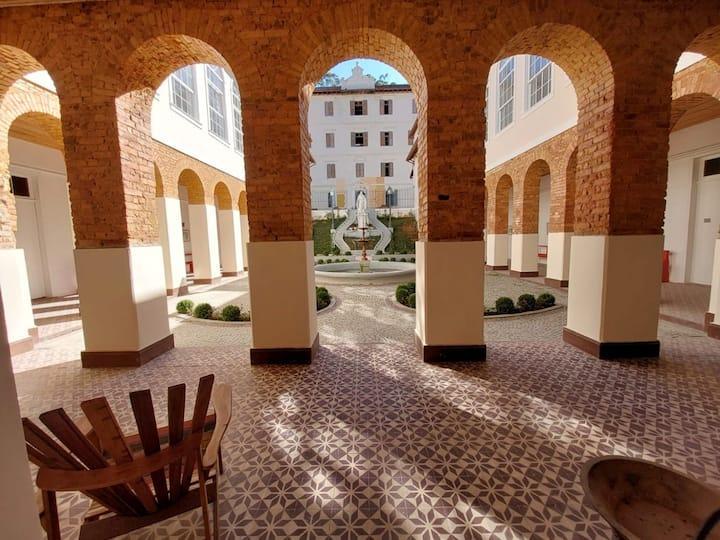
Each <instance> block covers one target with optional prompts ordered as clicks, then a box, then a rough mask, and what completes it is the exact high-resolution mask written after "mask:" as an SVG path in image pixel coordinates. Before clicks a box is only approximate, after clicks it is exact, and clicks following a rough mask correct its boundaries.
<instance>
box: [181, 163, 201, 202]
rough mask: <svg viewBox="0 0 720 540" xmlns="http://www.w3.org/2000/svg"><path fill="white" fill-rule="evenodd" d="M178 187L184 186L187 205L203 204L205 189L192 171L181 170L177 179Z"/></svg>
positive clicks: (196, 174) (198, 177)
mask: <svg viewBox="0 0 720 540" xmlns="http://www.w3.org/2000/svg"><path fill="white" fill-rule="evenodd" d="M178 186H184V187H185V188H186V189H187V192H188V204H205V203H206V202H207V201H206V198H205V188H204V186H203V182H202V180H200V176H199V175H198V173H196V172H195V171H193V170H192V169H183V170H182V171H181V172H180V175H179V177H178Z"/></svg>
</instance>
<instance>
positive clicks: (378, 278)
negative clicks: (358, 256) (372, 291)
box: [315, 261, 415, 285]
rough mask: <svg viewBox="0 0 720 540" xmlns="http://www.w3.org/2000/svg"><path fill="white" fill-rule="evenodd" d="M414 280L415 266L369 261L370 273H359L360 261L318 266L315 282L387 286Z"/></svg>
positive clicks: (404, 263) (411, 264)
mask: <svg viewBox="0 0 720 540" xmlns="http://www.w3.org/2000/svg"><path fill="white" fill-rule="evenodd" d="M414 279H415V265H414V264H413V263H406V262H386V261H371V262H370V271H369V272H361V271H360V261H352V262H343V263H329V264H318V265H316V266H315V282H316V283H319V284H327V285H388V284H392V283H405V282H407V281H413V280H414Z"/></svg>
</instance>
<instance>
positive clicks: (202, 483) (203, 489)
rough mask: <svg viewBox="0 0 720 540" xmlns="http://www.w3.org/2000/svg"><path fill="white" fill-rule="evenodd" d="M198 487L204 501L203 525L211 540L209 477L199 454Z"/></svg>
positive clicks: (208, 538)
mask: <svg viewBox="0 0 720 540" xmlns="http://www.w3.org/2000/svg"><path fill="white" fill-rule="evenodd" d="M197 468H198V489H200V502H201V503H202V513H203V527H204V528H205V538H206V540H210V512H209V509H208V494H207V483H206V482H207V479H206V478H205V471H204V470H203V465H202V456H198V461H197Z"/></svg>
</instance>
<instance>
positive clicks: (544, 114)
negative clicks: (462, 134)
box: [486, 55, 577, 170]
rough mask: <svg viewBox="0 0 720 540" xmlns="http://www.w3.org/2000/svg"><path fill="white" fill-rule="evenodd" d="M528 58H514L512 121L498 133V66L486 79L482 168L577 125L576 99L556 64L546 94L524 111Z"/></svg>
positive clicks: (491, 70)
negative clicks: (484, 158) (486, 95)
mask: <svg viewBox="0 0 720 540" xmlns="http://www.w3.org/2000/svg"><path fill="white" fill-rule="evenodd" d="M528 58H529V57H528V56H527V55H520V56H516V57H515V84H514V99H513V121H512V123H511V124H510V125H509V126H507V127H505V128H504V129H503V130H502V131H498V129H497V128H498V125H497V107H498V95H497V94H498V64H493V66H492V68H490V74H489V76H488V86H487V90H488V105H487V115H488V118H487V127H488V141H487V143H486V152H487V154H486V155H487V159H486V168H487V170H490V169H493V168H495V167H497V166H498V165H500V164H502V163H504V162H505V161H507V160H509V159H511V158H513V157H515V156H517V155H519V154H522V153H523V152H525V151H527V150H529V149H530V148H533V147H534V146H537V145H538V144H540V143H542V142H543V141H546V140H547V139H550V138H551V137H554V136H555V135H557V134H559V133H562V132H563V131H565V130H567V129H569V128H571V127H572V126H574V125H575V124H577V97H576V95H575V89H574V87H573V85H572V82H571V81H570V78H569V77H568V76H567V75H566V74H565V72H564V71H563V70H562V69H560V68H559V67H558V66H557V65H555V64H553V65H552V68H551V69H552V84H551V86H552V88H551V92H550V95H549V96H548V97H546V98H545V99H544V100H542V101H541V102H539V103H537V104H535V105H534V106H533V107H532V108H530V109H528V108H527V106H526V103H527V89H528V84H527V81H528V77H527V70H528V63H527V60H528Z"/></svg>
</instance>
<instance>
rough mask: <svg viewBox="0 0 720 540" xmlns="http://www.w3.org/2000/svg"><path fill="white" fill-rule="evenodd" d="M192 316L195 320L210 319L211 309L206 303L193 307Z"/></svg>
mask: <svg viewBox="0 0 720 540" xmlns="http://www.w3.org/2000/svg"><path fill="white" fill-rule="evenodd" d="M193 316H194V317H195V318H196V319H212V316H213V307H212V306H211V305H210V304H208V303H207V302H203V303H202V304H198V305H197V306H195V309H194V310H193Z"/></svg>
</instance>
